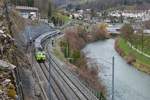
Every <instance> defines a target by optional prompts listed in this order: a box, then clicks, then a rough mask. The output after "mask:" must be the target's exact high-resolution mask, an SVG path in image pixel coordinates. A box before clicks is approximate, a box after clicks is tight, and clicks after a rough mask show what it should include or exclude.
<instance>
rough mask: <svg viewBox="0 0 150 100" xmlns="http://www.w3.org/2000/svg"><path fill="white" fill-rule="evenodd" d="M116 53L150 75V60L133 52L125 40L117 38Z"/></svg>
mask: <svg viewBox="0 0 150 100" xmlns="http://www.w3.org/2000/svg"><path fill="white" fill-rule="evenodd" d="M115 49H116V51H117V52H118V53H119V54H120V55H121V56H122V57H123V58H124V59H125V60H126V61H127V63H129V64H131V65H133V66H134V67H136V68H137V69H138V70H140V71H143V72H145V73H148V74H150V59H149V58H147V57H146V56H144V55H142V54H139V53H138V52H137V51H135V50H133V49H132V48H131V47H130V46H129V45H128V44H127V42H126V41H125V40H124V39H123V38H117V39H116V41H115Z"/></svg>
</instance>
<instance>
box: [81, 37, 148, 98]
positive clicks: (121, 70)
mask: <svg viewBox="0 0 150 100" xmlns="http://www.w3.org/2000/svg"><path fill="white" fill-rule="evenodd" d="M114 42H115V40H114V39H108V40H105V41H99V42H95V43H91V44H88V45H87V46H86V47H85V48H84V49H83V51H84V52H85V53H86V56H87V57H89V58H91V59H94V60H95V61H96V63H97V64H99V69H100V72H99V77H100V78H101V80H102V82H103V84H104V85H105V86H106V88H107V92H108V96H107V98H108V100H111V89H112V88H111V87H112V85H111V79H112V64H111V63H112V57H113V56H114V57H115V71H114V72H115V85H114V86H115V99H114V100H150V75H147V74H145V73H143V72H140V71H138V70H137V69H136V68H134V67H133V66H131V65H129V64H127V63H126V61H124V59H122V57H121V56H120V55H119V54H118V53H117V52H116V51H115V49H114Z"/></svg>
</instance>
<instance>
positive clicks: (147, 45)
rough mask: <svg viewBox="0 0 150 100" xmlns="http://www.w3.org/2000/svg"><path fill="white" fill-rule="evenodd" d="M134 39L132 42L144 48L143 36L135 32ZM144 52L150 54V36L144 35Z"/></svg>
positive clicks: (137, 46) (139, 47) (140, 48)
mask: <svg viewBox="0 0 150 100" xmlns="http://www.w3.org/2000/svg"><path fill="white" fill-rule="evenodd" d="M133 38H134V39H132V41H131V42H132V44H133V45H134V46H135V47H136V48H138V49H139V50H142V36H140V35H136V34H134V36H133ZM143 52H144V53H147V54H149V55H150V36H144V37H143Z"/></svg>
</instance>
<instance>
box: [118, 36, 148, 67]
mask: <svg viewBox="0 0 150 100" xmlns="http://www.w3.org/2000/svg"><path fill="white" fill-rule="evenodd" d="M119 47H120V48H121V49H122V50H123V51H124V53H125V55H127V56H128V55H129V54H133V55H134V56H135V58H136V60H137V62H139V63H142V64H146V65H149V67H150V59H149V58H147V57H145V56H144V55H142V54H139V53H138V52H136V51H135V50H133V49H132V48H131V47H129V46H128V44H127V42H126V41H125V40H124V39H123V38H120V39H119Z"/></svg>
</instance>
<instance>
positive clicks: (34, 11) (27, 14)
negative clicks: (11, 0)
mask: <svg viewBox="0 0 150 100" xmlns="http://www.w3.org/2000/svg"><path fill="white" fill-rule="evenodd" d="M16 10H17V11H19V14H20V15H21V16H22V17H24V18H26V19H32V20H35V19H38V18H39V10H38V8H36V7H27V6H16Z"/></svg>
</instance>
